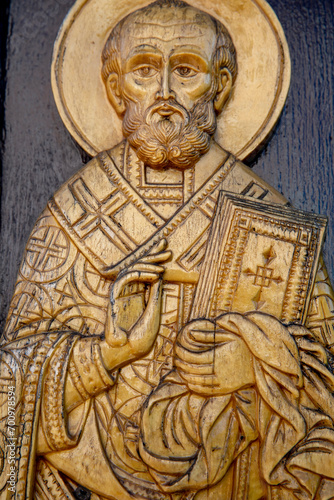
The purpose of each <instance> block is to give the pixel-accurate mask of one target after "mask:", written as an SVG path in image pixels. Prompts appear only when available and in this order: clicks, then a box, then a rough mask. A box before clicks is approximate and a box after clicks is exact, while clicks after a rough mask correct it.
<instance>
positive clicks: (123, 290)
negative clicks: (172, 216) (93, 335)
mask: <svg viewBox="0 0 334 500" xmlns="http://www.w3.org/2000/svg"><path fill="white" fill-rule="evenodd" d="M166 247H167V242H166V240H165V239H163V240H161V241H160V242H159V244H158V245H157V246H155V247H153V249H152V250H151V252H150V253H149V254H148V255H146V256H145V257H143V258H142V259H140V260H139V261H137V262H135V263H134V264H132V265H131V266H129V267H128V268H127V269H126V270H125V271H122V272H121V273H120V275H119V276H118V278H117V279H116V281H115V283H114V284H113V287H112V290H111V297H110V305H109V310H108V320H107V324H106V332H105V339H106V342H107V343H108V345H109V346H111V347H122V346H125V345H127V347H128V348H129V350H130V351H131V353H132V354H133V355H134V356H135V357H137V358H138V357H141V356H144V355H145V354H147V352H149V350H150V349H151V347H152V345H153V343H154V340H155V338H156V335H157V333H158V330H159V325H160V314H161V288H162V274H163V272H164V270H165V268H164V266H162V265H161V264H162V263H165V262H166V261H167V260H169V259H170V258H171V256H172V252H171V251H169V250H166ZM146 299H147V300H146Z"/></svg>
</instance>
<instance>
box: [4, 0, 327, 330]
mask: <svg viewBox="0 0 334 500" xmlns="http://www.w3.org/2000/svg"><path fill="white" fill-rule="evenodd" d="M72 4H73V1H71V0H12V1H11V8H10V31H9V33H10V34H9V44H8V65H7V66H8V70H7V99H6V109H5V111H6V116H5V118H6V121H5V134H6V135H5V142H4V154H3V171H2V178H1V187H2V198H1V211H2V219H1V236H0V248H1V260H0V321H1V322H3V321H4V319H5V316H6V314H7V309H8V304H9V300H10V297H11V294H12V291H13V287H14V282H15V279H16V274H17V270H18V266H19V262H20V259H21V256H22V253H23V250H24V246H25V243H26V240H27V238H28V235H29V233H30V231H31V228H32V226H33V224H34V221H35V220H36V218H37V217H38V215H39V213H40V212H41V210H42V209H43V208H44V206H45V204H46V202H47V200H48V199H49V197H50V196H51V195H52V193H53V192H54V191H55V189H57V187H59V186H60V185H61V184H62V183H63V182H64V181H65V180H66V179H67V178H68V177H69V176H70V175H72V174H73V173H74V172H75V171H76V169H77V168H78V167H79V166H80V164H81V162H82V158H83V159H87V158H86V156H85V154H83V153H82V152H81V151H80V150H79V148H78V147H77V146H76V145H75V144H74V142H73V141H72V139H71V138H70V136H69V134H68V132H67V131H66V129H65V128H64V126H63V124H62V122H61V120H60V118H59V116H58V113H57V110H56V107H55V104H54V102H53V97H52V93H51V88H50V61H51V54H52V45H53V42H54V39H55V37H56V34H57V30H58V28H59V26H60V24H61V22H62V20H63V18H64V16H65V14H66V12H67V11H68V9H69V8H70V7H71V5H72ZM270 4H271V5H272V7H273V8H274V10H275V11H276V13H277V15H278V18H279V19H280V21H281V23H282V25H283V28H284V30H285V32H286V36H287V39H288V43H289V46H290V51H291V59H292V83H291V90H290V94H289V96H288V100H287V104H286V107H285V111H284V112H283V115H282V118H281V120H280V122H279V124H278V126H277V128H276V130H275V132H274V135H273V137H272V140H271V142H270V143H269V145H268V146H267V147H266V149H265V150H264V151H263V152H262V153H261V154H260V155H259V156H258V158H257V159H256V160H255V161H253V164H254V170H255V171H256V173H257V174H259V175H260V176H261V177H263V178H264V179H265V180H267V181H268V182H269V183H270V184H271V185H273V186H274V187H276V188H277V189H278V190H279V191H282V192H283V194H284V195H285V196H286V197H287V198H288V199H289V200H290V201H291V203H293V204H294V205H295V206H296V207H297V208H299V209H303V210H308V211H314V212H316V213H321V214H324V215H328V216H329V217H330V218H331V221H330V227H329V230H328V235H327V241H326V244H325V261H326V263H327V265H328V268H329V273H330V275H331V278H332V281H333V280H334V269H333V262H334V252H333V251H332V248H333V246H334V196H333V194H334V187H333V184H334V183H333V135H334V131H333V128H334V126H333V95H334V88H333V87H334V57H333V56H334V9H333V3H332V0H295V1H294V2H288V1H287V0H270Z"/></svg>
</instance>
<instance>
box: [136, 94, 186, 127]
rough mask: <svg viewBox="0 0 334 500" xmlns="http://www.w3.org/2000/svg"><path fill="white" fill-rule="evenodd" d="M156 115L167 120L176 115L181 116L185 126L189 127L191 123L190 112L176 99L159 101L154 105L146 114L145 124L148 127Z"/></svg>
mask: <svg viewBox="0 0 334 500" xmlns="http://www.w3.org/2000/svg"><path fill="white" fill-rule="evenodd" d="M156 113H157V114H159V115H161V116H164V117H166V118H167V117H169V116H171V115H174V114H176V115H179V116H180V118H181V119H182V122H183V125H184V126H186V125H188V123H189V121H190V116H189V113H188V111H187V110H186V109H185V108H184V107H183V106H181V104H179V103H178V102H177V101H175V100H174V99H168V100H166V101H157V102H155V103H154V104H152V105H151V106H150V107H149V108H148V109H147V110H146V112H145V114H144V122H145V123H146V124H147V125H150V124H151V122H152V119H153V116H154V115H155V114H156Z"/></svg>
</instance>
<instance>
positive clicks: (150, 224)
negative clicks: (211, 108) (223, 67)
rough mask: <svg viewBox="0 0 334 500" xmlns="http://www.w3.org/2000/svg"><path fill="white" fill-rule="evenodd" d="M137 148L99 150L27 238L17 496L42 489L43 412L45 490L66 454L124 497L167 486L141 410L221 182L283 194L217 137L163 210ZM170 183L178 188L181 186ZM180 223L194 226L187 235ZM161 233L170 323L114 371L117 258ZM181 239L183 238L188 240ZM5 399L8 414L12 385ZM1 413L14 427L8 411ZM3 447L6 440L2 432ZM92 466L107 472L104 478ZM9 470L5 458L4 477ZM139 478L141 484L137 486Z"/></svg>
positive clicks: (9, 368)
mask: <svg viewBox="0 0 334 500" xmlns="http://www.w3.org/2000/svg"><path fill="white" fill-rule="evenodd" d="M130 153H131V151H130V152H129V149H128V146H127V144H126V143H123V144H121V145H119V146H118V147H116V148H114V149H113V150H111V151H109V152H104V153H101V154H100V155H98V157H96V158H95V159H93V160H92V161H91V162H90V163H89V164H88V165H87V166H85V167H84V168H83V169H81V170H80V171H79V172H78V173H77V174H75V175H74V176H73V177H72V178H71V179H70V180H69V181H68V182H67V183H66V184H65V185H64V186H63V187H62V188H61V189H60V190H59V191H58V192H57V193H56V194H55V196H54V197H53V199H52V200H51V201H50V202H49V204H48V207H47V208H46V210H45V211H44V212H43V214H42V215H41V217H40V219H39V220H38V221H37V223H36V226H35V228H34V230H33V232H32V235H31V237H30V240H29V242H28V244H27V248H26V252H25V256H24V258H23V263H22V265H21V268H20V272H19V277H18V281H17V285H16V289H15V293H14V297H13V300H12V303H11V307H10V312H9V316H8V321H7V326H6V332H5V336H4V338H3V341H2V353H3V359H4V360H5V363H3V364H2V365H1V366H2V374H1V377H2V378H3V379H5V378H7V379H9V380H10V384H14V385H16V387H17V391H18V392H17V394H16V400H17V402H18V404H17V414H16V418H17V421H18V422H19V427H18V433H17V434H16V435H15V437H16V438H18V439H17V454H18V455H19V456H20V460H19V461H18V474H19V478H20V483H19V488H16V498H31V495H32V494H33V493H32V492H33V489H34V487H35V479H34V474H35V471H34V455H35V449H34V446H33V443H34V442H35V441H36V432H37V429H36V426H37V423H38V422H41V423H42V425H43V429H44V433H45V435H46V439H47V441H48V443H49V445H50V447H51V449H53V450H54V453H52V454H49V455H48V458H47V462H45V461H41V460H39V463H38V464H37V471H38V472H37V482H38V488H39V490H38V491H39V495H40V498H43V494H44V495H46V498H48V496H47V495H48V494H49V495H50V496H51V495H55V498H58V497H59V498H62V497H61V496H59V495H60V493H59V492H58V493H57V491H58V490H57V488H60V489H61V488H68V489H69V491H70V489H71V487H70V485H69V484H67V485H65V486H64V485H62V484H60V483H61V481H62V479H61V477H59V478H58V479H59V484H58V485H57V484H56V482H55V481H56V480H55V481H53V482H52V481H51V482H50V484H47V483H48V479H47V478H48V477H49V474H51V475H52V474H53V472H52V464H53V466H54V467H55V468H57V467H60V466H59V464H60V462H61V463H62V464H63V465H62V466H61V467H62V468H63V472H66V474H67V475H68V476H70V477H71V479H73V480H75V481H76V482H77V483H79V484H82V485H83V486H86V487H87V488H90V489H92V490H93V491H94V492H95V493H96V494H100V495H103V496H105V497H107V498H108V494H109V498H116V499H117V500H118V499H123V498H124V499H126V498H131V497H130V496H129V495H130V494H129V493H128V491H131V492H133V493H134V494H138V495H141V496H142V497H143V495H146V497H147V498H150V499H151V498H158V499H161V498H170V496H169V494H168V493H167V495H165V494H164V493H162V492H161V491H160V490H159V489H158V488H157V486H155V483H154V482H153V481H152V479H150V474H149V473H148V470H147V467H146V465H145V464H144V463H143V461H142V459H141V458H140V456H139V455H138V448H137V444H138V436H139V428H140V420H141V410H142V408H143V405H144V404H145V403H146V400H147V397H148V395H149V394H150V393H151V391H152V389H154V388H155V387H157V386H158V385H159V383H160V380H161V378H162V377H163V376H164V375H167V374H168V373H169V372H170V370H171V369H172V368H173V346H174V342H175V339H176V336H177V333H178V331H179V330H180V328H181V327H182V326H183V325H184V324H186V323H187V321H188V317H189V313H190V307H191V300H192V296H193V293H194V290H195V286H196V285H195V284H194V281H193V278H192V276H193V273H194V272H198V270H200V265H201V261H202V259H203V255H204V249H205V242H206V240H207V231H208V229H209V227H210V222H211V219H212V215H213V213H214V208H215V202H216V200H217V196H218V193H219V190H220V189H225V190H227V191H230V190H232V189H233V190H236V189H237V190H238V192H239V193H242V194H245V195H251V196H255V197H259V198H261V199H265V200H268V201H272V202H273V203H282V202H284V199H283V198H282V197H281V196H280V195H279V194H278V193H276V192H275V191H274V190H271V188H270V187H269V186H267V185H266V184H265V183H264V182H263V181H261V180H260V179H258V178H257V177H256V176H255V175H254V174H253V173H252V172H251V171H250V170H249V169H247V167H245V166H244V165H242V164H241V163H240V162H238V161H236V159H235V158H234V157H233V156H232V155H229V154H227V153H226V152H224V151H223V150H221V149H220V148H219V147H217V146H215V147H212V148H211V150H210V152H209V153H208V155H211V156H208V157H207V158H204V161H207V162H208V164H210V168H211V170H212V175H211V177H210V178H209V180H207V181H206V182H205V183H204V184H203V185H201V181H200V179H199V180H197V181H196V178H195V177H196V174H195V173H194V178H193V179H190V180H189V185H192V191H191V189H189V192H188V194H187V196H186V199H183V200H181V202H180V200H178V199H174V202H175V206H176V207H177V206H178V205H177V204H178V203H179V208H178V209H177V211H176V213H175V215H173V216H172V217H171V218H170V219H168V220H164V218H163V217H162V216H161V215H159V213H158V211H157V210H155V209H154V208H152V207H154V206H155V205H154V203H156V200H154V196H155V194H156V193H157V191H158V190H159V188H156V189H155V190H151V191H150V190H149V188H147V187H146V186H145V185H143V186H142V187H140V188H139V187H138V186H137V187H135V188H134V187H133V182H134V181H133V182H132V179H131V176H133V177H134V178H138V179H139V178H140V173H139V171H137V170H136V169H137V167H138V169H139V168H140V165H139V164H138V163H136V160H134V161H133V162H132V163H133V165H132V166H133V169H132V170H131V171H129V172H128V173H126V172H125V169H126V168H127V166H128V165H127V164H126V162H125V161H124V162H123V160H124V159H125V158H126V157H127V155H129V154H130ZM120 159H121V161H120ZM241 174H242V175H241ZM126 177H127V178H129V179H130V180H131V183H130V182H128V181H127V180H126ZM196 186H197V187H196ZM168 189H169V192H170V196H171V198H173V196H174V195H175V191H176V190H175V186H170V187H169V188H168ZM154 193H155V194H154ZM150 197H151V198H150ZM174 197H175V196H174ZM187 199H188V201H186V200H187ZM148 200H150V202H149V201H148ZM138 221H140V223H138ZM182 232H183V234H187V235H188V237H187V238H180V236H179V235H180V234H181V233H182ZM162 237H165V238H166V239H167V240H168V242H169V248H170V249H171V250H172V251H173V255H174V261H175V262H177V264H178V266H179V270H180V271H182V272H183V275H182V276H183V277H184V281H182V282H179V281H175V280H173V274H170V276H171V279H170V280H168V281H166V282H165V283H164V295H163V313H162V318H161V326H160V330H159V334H158V337H157V339H156V342H155V345H154V348H153V349H152V351H151V352H150V353H149V355H148V356H146V357H145V358H144V359H140V360H138V361H136V362H134V363H132V364H131V365H129V366H126V367H124V368H122V369H121V370H120V372H119V373H117V374H109V373H107V372H106V370H105V369H104V367H103V364H102V361H101V357H100V353H99V346H98V339H99V338H100V337H101V336H102V335H103V331H104V325H105V323H106V315H107V305H108V300H109V295H110V288H111V285H112V282H113V281H112V278H111V276H112V275H114V274H113V273H114V268H115V266H116V265H117V266H118V269H121V268H122V267H125V266H126V265H128V264H129V263H131V262H133V261H135V260H136V259H138V258H139V257H140V256H142V255H144V254H145V252H147V250H148V249H149V248H151V246H152V245H153V244H154V243H156V242H157V241H159V240H160V239H161V238H162ZM181 241H186V244H185V245H184V246H183V247H182V245H181V244H180V242H181ZM318 282H319V283H320V284H319V285H317V286H316V288H315V298H314V300H313V301H312V308H311V315H310V320H309V326H310V327H312V331H313V333H314V335H315V336H316V338H317V339H318V340H320V341H322V342H323V343H327V344H328V343H330V342H331V341H330V338H329V337H328V338H326V332H329V333H330V331H331V329H332V328H333V326H332V323H330V322H329V321H327V320H326V318H324V317H323V316H322V311H323V310H324V305H326V304H327V305H328V306H329V310H331V309H333V304H332V303H331V302H330V301H331V300H332V291H331V289H330V286H329V283H328V281H327V276H326V272H325V270H324V268H321V269H320V271H319V276H318ZM330 304H331V305H330ZM321 308H322V309H321ZM76 342H81V343H82V358H81V359H78V360H76V363H74V365H72V364H71V362H70V355H71V351H72V348H73V345H74V344H75V343H76ZM13 372H15V373H20V374H21V376H22V380H21V382H20V383H16V384H15V383H14V382H13V380H12V374H13ZM67 374H70V375H69V376H71V378H72V380H73V383H74V385H76V387H77V389H78V392H79V393H80V394H81V395H82V399H83V401H85V402H86V403H83V405H82V407H83V408H82V421H81V425H80V426H79V428H78V429H76V430H75V431H74V430H72V431H73V432H72V435H69V434H68V429H67V421H66V417H65V416H64V412H63V397H64V384H65V379H66V376H67ZM92 380H93V382H92ZM7 384H8V382H7ZM2 411H3V412H4V413H3V414H2V416H3V417H6V415H7V414H6V411H7V406H6V395H5V396H4V405H3V406H2ZM2 422H3V425H4V428H5V430H4V432H6V428H7V427H6V420H4V419H3V420H2ZM93 431H94V432H96V435H97V436H98V439H96V440H95V441H94V443H95V444H96V443H97V444H99V446H100V449H97V450H96V454H95V455H96V457H97V458H96V463H95V466H94V467H95V469H94V467H93V465H92V464H91V465H90V468H89V470H88V468H87V470H86V469H85V467H84V466H83V464H82V461H84V460H85V454H84V450H85V446H88V445H89V439H88V434H89V432H93ZM85 433H86V434H85ZM87 433H88V434H87ZM86 436H87V438H86ZM1 448H2V449H3V450H5V443H4V442H2V443H1ZM79 457H80V459H79ZM79 460H81V462H80V461H79ZM48 464H51V466H50V465H48ZM5 465H6V464H5ZM94 470H95V471H99V472H100V473H101V474H103V478H104V482H103V484H102V483H101V485H99V486H98V487H96V481H95V482H94V473H93V472H94ZM50 471H51V472H50ZM6 474H7V469H6V467H5V468H4V469H3V473H2V477H3V478H4V479H3V483H2V484H1V487H3V488H6V481H7V479H6ZM115 475H116V476H117V478H118V480H117V479H115ZM133 477H135V478H136V480H135V482H134V481H133ZM38 478H40V479H38ZM108 478H109V479H108ZM108 481H109V482H108ZM51 483H52V484H51ZM121 484H122V485H123V486H124V488H123V487H122V486H121ZM138 484H140V486H137V485H138ZM99 488H101V489H99ZM117 488H118V492H117ZM136 488H139V489H138V491H133V490H134V489H136ZM52 489H53V490H54V493H52ZM4 491H5V490H4ZM45 492H49V493H45ZM108 492H109V493H108ZM57 495H58V497H57ZM63 495H65V493H63ZM50 496H49V497H50ZM139 497H140V496H139ZM4 498H5V497H4ZM51 498H52V496H51ZM144 498H145V496H144Z"/></svg>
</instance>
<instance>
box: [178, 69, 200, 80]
mask: <svg viewBox="0 0 334 500" xmlns="http://www.w3.org/2000/svg"><path fill="white" fill-rule="evenodd" d="M174 72H175V73H176V74H177V75H178V76H181V77H183V78H191V77H193V76H195V75H197V73H198V71H197V70H196V69H194V68H192V67H191V66H177V67H176V68H175V69H174Z"/></svg>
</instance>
